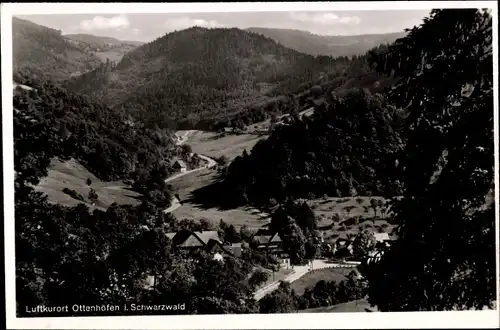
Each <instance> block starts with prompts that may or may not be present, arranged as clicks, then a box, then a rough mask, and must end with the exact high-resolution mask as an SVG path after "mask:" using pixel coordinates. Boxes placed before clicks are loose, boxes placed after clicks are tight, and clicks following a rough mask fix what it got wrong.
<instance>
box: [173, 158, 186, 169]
mask: <svg viewBox="0 0 500 330" xmlns="http://www.w3.org/2000/svg"><path fill="white" fill-rule="evenodd" d="M173 165H178V166H179V167H187V166H186V163H185V162H184V161H183V160H180V159H177V160H176V161H175V162H174V164H173Z"/></svg>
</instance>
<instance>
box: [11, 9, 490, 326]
mask: <svg viewBox="0 0 500 330" xmlns="http://www.w3.org/2000/svg"><path fill="white" fill-rule="evenodd" d="M207 15H208V14H207ZM311 15H312V14H311ZM144 17H145V18H148V17H149V16H148V15H146V14H144ZM151 17H152V16H151ZM294 17H295V18H294ZM297 17H299V18H303V19H310V20H312V21H311V22H313V21H314V22H316V23H317V22H318V19H323V20H324V19H329V20H332V19H339V22H340V21H341V20H340V18H339V17H338V16H336V15H333V14H331V15H326V14H325V15H324V16H308V15H299V16H297V15H295V14H294V15H289V17H288V19H294V20H295V21H296V20H297ZM353 17H354V16H353ZM356 17H357V16H356ZM358 19H359V20H360V18H359V17H358ZM345 21H346V18H344V20H343V22H344V23H345ZM82 22H83V23H82V24H83V25H82V26H86V27H87V28H85V29H83V30H85V31H82V29H80V32H85V33H71V34H68V33H65V34H63V33H62V30H57V29H53V28H49V27H45V26H42V25H38V24H35V23H32V22H30V21H28V20H25V19H20V18H17V17H15V18H14V19H13V58H14V61H13V69H14V70H13V71H14V75H13V77H12V78H13V81H14V88H13V97H12V100H13V109H14V111H13V133H14V134H13V144H14V162H13V172H14V196H15V205H14V206H15V223H14V227H15V230H14V232H13V235H14V237H15V243H16V245H15V251H16V256H15V265H16V279H15V281H16V283H15V284H16V285H15V290H16V291H15V293H16V299H17V302H16V303H17V305H18V306H24V305H26V306H28V305H33V304H35V305H43V306H51V305H53V306H56V305H57V306H59V305H61V306H62V305H68V306H69V305H75V304H79V303H81V302H85V303H86V304H89V305H97V304H116V303H118V302H128V301H136V302H137V303H141V304H151V303H155V304H156V303H158V304H170V305H177V304H186V306H187V308H186V309H185V310H183V311H182V312H178V313H183V314H256V313H263V314H268V313H297V312H306V313H317V312H330V313H335V312H363V311H365V312H373V311H381V312H395V311H403V312H407V311H423V310H432V311H439V310H452V309H462V310H465V309H483V308H490V309H491V307H492V306H493V304H492V302H493V301H494V299H493V298H494V294H495V290H494V289H495V287H496V286H495V285H496V282H495V267H494V266H495V262H494V260H495V259H494V258H495V253H494V252H495V250H494V248H495V233H496V232H497V231H495V223H494V219H495V203H497V201H496V200H495V196H494V193H493V192H494V191H495V190H494V189H495V187H494V177H495V173H496V172H495V166H494V150H495V143H494V139H493V138H492V136H493V135H492V132H493V130H492V128H493V127H494V126H493V119H494V118H493V115H492V113H493V112H492V111H491V109H492V108H493V106H494V104H493V87H492V81H493V76H492V73H491V70H490V69H491V64H492V58H491V45H489V43H491V36H490V34H491V24H492V22H491V15H489V13H488V12H484V11H481V10H476V9H463V10H461V11H460V12H457V11H455V10H452V9H446V10H433V11H432V12H431V14H430V15H429V18H427V19H425V20H424V21H423V22H422V24H421V26H419V27H418V28H414V29H413V30H411V32H409V31H410V30H405V31H404V32H395V33H388V34H379V35H375V34H373V35H368V34H360V35H349V36H325V35H317V34H313V33H312V32H309V31H301V30H293V29H272V28H266V27H257V28H239V27H227V26H225V25H223V26H224V27H213V28H206V27H202V26H190V27H186V28H182V29H174V30H172V31H167V32H165V31H164V30H165V26H166V24H167V22H165V24H164V25H162V26H161V27H158V29H160V30H161V31H159V32H158V31H157V32H155V33H152V34H151V35H158V37H157V38H156V39H154V40H152V41H151V42H144V43H143V42H136V41H126V40H128V39H133V37H131V36H137V37H138V36H139V35H141V36H143V37H144V40H146V34H143V35H142V34H140V33H147V32H148V31H146V30H144V29H142V28H141V29H139V28H137V27H136V26H134V24H135V23H134V22H135V21H133V20H130V21H129V20H128V18H127V16H126V15H122V16H120V20H118V21H112V20H107V19H106V18H103V17H101V18H99V19H98V20H97V21H96V20H85V21H82ZM214 22H215V21H214ZM111 23H112V24H121V25H123V27H124V28H123V29H116V31H114V32H115V34H113V36H116V37H117V38H114V37H103V36H94V35H91V34H87V33H90V32H91V31H92V29H91V28H88V27H89V26H90V25H92V24H97V25H99V26H100V27H99V28H102V26H103V25H104V24H111ZM295 23H296V24H297V22H295ZM85 24H86V25H85ZM201 25H203V24H201ZM217 26H218V25H217ZM356 26H357V27H359V26H358V25H357V24H356ZM353 27H354V25H353ZM478 27H479V28H478ZM110 31H111V30H110ZM127 31H128V32H127ZM131 31H134V33H132V32H131ZM379 31H380V30H379ZM399 31H401V30H399ZM73 32H75V31H73ZM99 33H105V29H104V28H103V29H102V31H100V32H99ZM121 39H123V40H121ZM442 45H447V47H446V48H445V49H442ZM415 54H418V56H416V55H415ZM436 77H440V79H436ZM471 80H474V81H476V82H481V84H479V83H478V84H477V85H476V86H475V87H474V88H470V89H471V90H472V92H471V93H465V92H464V87H463V86H471V83H470V81H471ZM422 270H424V272H422ZM470 283H474V285H470ZM13 287H14V286H13ZM436 291H439V292H441V296H436V295H428V294H427V293H428V292H436ZM456 292H460V294H459V295H457V294H456ZM444 297H445V298H444ZM142 312H143V311H142ZM16 313H17V314H16V315H17V316H18V317H24V316H29V317H39V316H54V315H49V314H46V315H43V313H38V314H37V313H34V314H33V315H31V314H30V315H28V314H29V313H28V310H27V309H26V311H24V309H23V308H17V310H16ZM176 313H177V312H176ZM105 315H106V316H111V315H115V314H105ZM117 315H119V316H129V315H144V313H141V311H135V312H134V313H132V314H130V313H129V312H128V311H120V313H118V314H116V315H115V316H117ZM148 315H164V313H160V312H159V311H154V312H152V313H150V314H148ZM55 316H61V315H55ZM64 316H104V314H102V313H98V312H94V311H92V312H89V313H80V314H79V313H76V312H75V311H69V312H68V313H67V315H66V314H65V315H64Z"/></svg>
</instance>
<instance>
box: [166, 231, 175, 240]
mask: <svg viewBox="0 0 500 330" xmlns="http://www.w3.org/2000/svg"><path fill="white" fill-rule="evenodd" d="M175 235H177V233H166V234H165V236H167V238H168V239H169V240H172V239H173V238H174V236H175Z"/></svg>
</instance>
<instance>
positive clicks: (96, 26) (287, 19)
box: [18, 10, 430, 42]
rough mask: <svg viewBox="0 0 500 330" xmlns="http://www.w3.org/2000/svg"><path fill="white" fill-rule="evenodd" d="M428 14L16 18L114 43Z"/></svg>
mask: <svg viewBox="0 0 500 330" xmlns="http://www.w3.org/2000/svg"><path fill="white" fill-rule="evenodd" d="M429 12H430V11H429V10H383V11H382V10H377V11H375V10H370V11H359V10H358V11H329V12H317V11H316V12H258V13H256V12H236V13H227V12H226V13H199V14H198V13H187V14H116V15H112V14H111V15H110V14H106V15H88V14H74V15H67V14H64V15H63V14H58V15H29V16H18V17H20V18H23V19H27V20H30V21H32V22H34V23H37V24H40V25H44V26H48V27H51V28H54V29H57V30H61V31H62V32H63V34H70V33H85V34H93V35H97V36H107V37H114V38H117V39H120V40H133V41H144V42H148V41H152V40H154V39H156V38H158V37H160V36H163V35H164V34H166V33H169V32H173V31H175V30H182V29H186V28H189V27H191V26H195V25H196V26H202V27H209V28H210V27H212V28H215V27H238V28H242V29H244V28H249V27H267V28H284V29H296V30H304V31H309V32H312V33H314V34H320V35H359V34H375V33H389V32H400V31H403V30H404V29H405V28H411V27H413V26H415V25H418V24H420V23H421V22H422V19H423V18H424V17H425V16H428V14H429Z"/></svg>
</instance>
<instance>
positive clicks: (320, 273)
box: [292, 268, 353, 295]
mask: <svg viewBox="0 0 500 330" xmlns="http://www.w3.org/2000/svg"><path fill="white" fill-rule="evenodd" d="M352 271H353V269H352V268H324V269H318V270H315V271H312V272H309V273H307V274H306V275H304V276H302V277H300V278H299V279H298V280H296V281H294V282H292V289H294V290H295V292H297V294H299V295H302V294H303V293H304V291H305V289H306V288H309V289H312V288H314V286H315V285H316V283H318V282H319V281H321V280H325V281H327V282H328V281H335V282H340V281H342V280H344V279H345V278H346V276H347V275H348V274H349V273H350V272H352Z"/></svg>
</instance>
